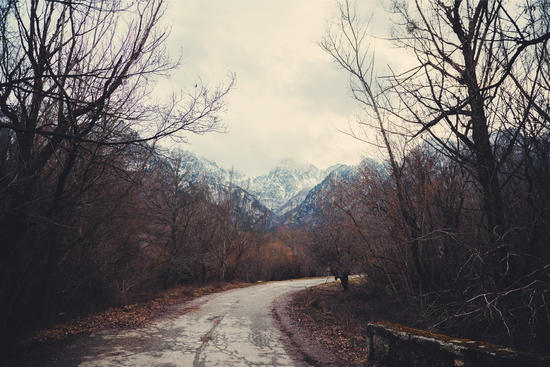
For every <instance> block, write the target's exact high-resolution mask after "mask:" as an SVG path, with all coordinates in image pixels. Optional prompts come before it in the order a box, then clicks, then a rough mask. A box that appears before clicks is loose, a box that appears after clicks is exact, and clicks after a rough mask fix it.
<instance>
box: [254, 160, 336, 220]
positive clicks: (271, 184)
mask: <svg viewBox="0 0 550 367" xmlns="http://www.w3.org/2000/svg"><path fill="white" fill-rule="evenodd" d="M333 167H334V166H333ZM331 168H332V167H331ZM328 173H330V171H328V170H320V169H318V168H317V167H315V166H314V165H312V164H304V163H297V162H295V161H294V160H293V159H291V158H287V159H284V160H283V161H281V163H280V164H279V165H278V166H277V167H275V168H273V169H272V170H271V171H269V173H268V174H266V175H263V176H258V177H255V178H253V179H252V180H251V182H250V188H249V190H250V192H252V193H253V194H255V195H256V197H257V198H258V200H260V202H262V203H263V204H264V205H265V206H266V207H268V208H270V209H271V210H273V212H274V213H275V214H277V215H281V214H283V213H284V212H286V211H288V210H291V209H293V208H295V207H296V206H297V205H298V204H300V203H301V202H302V201H303V200H304V199H305V197H306V196H307V193H308V192H309V190H311V189H312V188H313V187H314V186H315V185H317V184H318V183H319V182H321V181H322V180H323V179H324V178H325V176H326V175H327V174H328Z"/></svg>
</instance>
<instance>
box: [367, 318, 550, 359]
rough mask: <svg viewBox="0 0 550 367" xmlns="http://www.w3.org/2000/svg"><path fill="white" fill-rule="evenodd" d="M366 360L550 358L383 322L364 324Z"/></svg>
mask: <svg viewBox="0 0 550 367" xmlns="http://www.w3.org/2000/svg"><path fill="white" fill-rule="evenodd" d="M367 336H368V350H369V355H368V360H369V361H370V362H377V363H380V364H381V365H383V366H387V367H393V366H396V367H397V366H398V367H407V366H409V367H482V366H483V367H543V366H544V367H548V366H550V357H540V356H534V355H530V354H525V353H520V352H518V351H515V350H513V349H511V348H506V347H502V346H497V345H492V344H488V343H482V342H476V341H473V340H467V339H458V338H451V337H448V336H445V335H440V334H432V333H430V332H427V331H424V330H418V329H412V328H408V327H404V326H401V325H397V324H391V323H386V322H380V323H371V324H369V325H368V326H367Z"/></svg>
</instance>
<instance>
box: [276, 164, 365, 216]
mask: <svg viewBox="0 0 550 367" xmlns="http://www.w3.org/2000/svg"><path fill="white" fill-rule="evenodd" d="M325 172H329V173H328V174H327V176H326V177H325V178H324V179H323V181H321V182H320V183H319V184H317V185H315V187H313V188H312V189H311V190H310V191H309V192H308V193H307V195H306V197H305V198H304V199H303V200H302V201H301V202H300V203H298V205H296V207H295V208H293V209H292V210H289V211H287V212H286V213H285V218H284V219H283V223H284V224H287V225H298V226H299V225H302V224H319V223H320V222H322V220H323V219H322V217H321V215H320V213H321V207H320V205H322V202H323V199H324V195H325V193H326V192H327V191H329V190H330V189H331V188H334V187H335V185H337V184H338V183H339V182H345V181H347V180H351V179H353V177H354V176H355V175H356V173H357V167H352V166H346V165H344V164H339V165H335V166H332V167H329V169H327V170H326V171H325Z"/></svg>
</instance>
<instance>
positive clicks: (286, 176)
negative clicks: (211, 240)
mask: <svg viewBox="0 0 550 367" xmlns="http://www.w3.org/2000/svg"><path fill="white" fill-rule="evenodd" d="M182 164H183V165H184V166H185V168H186V170H187V171H188V172H189V174H190V175H191V178H192V180H198V179H202V180H204V181H205V182H207V183H208V185H209V186H211V187H216V186H217V185H220V184H223V185H229V184H230V185H234V186H236V187H238V189H239V190H244V191H245V192H247V193H249V194H250V195H251V196H252V197H254V198H255V199H257V200H258V201H259V203H261V205H263V206H264V207H265V208H266V209H267V210H269V211H270V212H271V213H272V216H273V217H278V218H280V219H281V220H282V219H283V218H284V217H286V218H287V220H288V219H289V218H290V219H291V220H292V221H299V222H302V221H307V220H309V219H311V218H309V215H308V214H312V213H313V212H314V210H313V209H312V208H313V207H314V203H315V201H316V198H317V197H318V195H319V193H320V192H321V191H322V188H323V187H324V186H327V185H329V184H330V181H331V180H330V177H333V176H342V175H346V176H347V175H351V174H353V172H354V171H355V167H352V166H348V165H344V164H336V165H333V166H331V167H329V168H327V169H324V170H323V169H319V168H317V167H315V166H314V165H312V164H307V163H298V162H296V161H294V160H293V159H291V158H287V159H284V160H282V161H281V162H280V163H279V164H278V165H277V166H276V167H274V168H273V169H271V170H270V171H269V172H268V173H267V174H265V175H261V176H256V177H246V176H245V175H244V174H242V173H240V172H238V171H234V170H227V169H224V168H222V167H220V166H218V165H217V164H216V162H214V161H211V160H208V159H206V158H204V157H199V156H197V155H195V154H194V153H192V152H189V151H184V152H183V159H182ZM281 220H279V222H280V221H281Z"/></svg>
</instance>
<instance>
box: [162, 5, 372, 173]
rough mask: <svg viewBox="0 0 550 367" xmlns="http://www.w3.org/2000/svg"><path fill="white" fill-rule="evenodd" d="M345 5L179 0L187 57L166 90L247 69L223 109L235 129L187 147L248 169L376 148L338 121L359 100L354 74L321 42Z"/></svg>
mask: <svg viewBox="0 0 550 367" xmlns="http://www.w3.org/2000/svg"><path fill="white" fill-rule="evenodd" d="M335 10H336V7H335V2H334V1H333V0H301V1H290V0H279V1H256V0H249V1H245V0H232V1H221V0H217V1H216V0H201V1H196V0H183V1H172V2H171V3H170V4H169V8H168V11H167V16H166V19H165V22H166V24H168V25H170V26H171V28H172V32H171V35H170V38H169V49H170V52H171V53H172V54H178V52H180V50H183V63H182V66H181V68H179V69H178V70H177V71H176V72H174V73H173V74H172V76H171V78H170V79H169V80H164V81H162V82H161V83H160V84H159V89H162V90H163V91H165V90H169V89H178V88H185V87H189V86H193V85H194V84H195V83H196V81H197V80H198V79H199V78H201V79H202V80H203V81H205V82H207V83H210V84H217V83H218V82H219V81H220V80H223V79H226V77H227V73H228V71H229V70H230V71H232V72H235V73H236V75H237V83H236V86H235V88H234V90H232V91H231V93H230V95H229V96H228V98H227V101H226V102H227V106H228V111H227V112H226V113H225V114H224V115H223V116H222V117H223V120H224V122H225V123H226V124H227V127H228V129H229V133H227V134H206V135H202V136H190V137H189V139H188V140H189V143H190V145H189V146H183V147H182V148H183V149H189V150H192V151H194V152H196V153H198V154H200V155H203V156H205V157H207V158H209V159H212V160H215V161H217V162H218V163H220V164H221V165H222V166H225V167H235V168H236V169H238V170H240V171H243V172H244V173H246V174H248V175H258V174H262V173H265V172H266V171H268V170H269V169H270V168H271V167H273V166H274V165H275V164H277V163H278V162H279V161H280V160H282V159H283V158H285V157H293V158H294V159H295V160H297V161H303V162H309V163H313V164H315V165H317V166H319V167H326V166H329V165H332V164H335V163H357V162H358V161H359V160H360V158H361V157H362V156H363V155H364V153H365V151H366V150H367V149H369V147H367V146H365V145H364V143H360V142H359V141H357V140H354V139H352V138H350V137H348V136H345V135H344V134H342V133H340V132H338V129H341V130H345V129H347V126H348V122H349V121H350V120H351V119H352V118H353V115H354V114H356V113H358V111H359V108H358V106H357V105H356V104H355V103H353V101H352V100H351V98H350V96H349V92H348V77H347V75H346V74H345V73H344V72H342V71H341V70H338V69H337V68H336V67H335V65H334V64H333V63H332V62H331V60H330V58H329V57H328V55H326V54H324V52H323V51H322V50H321V48H320V47H319V46H318V41H320V39H321V38H322V36H323V33H324V31H325V26H326V22H327V20H328V19H329V18H330V17H331V16H333V15H334V14H335Z"/></svg>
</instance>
